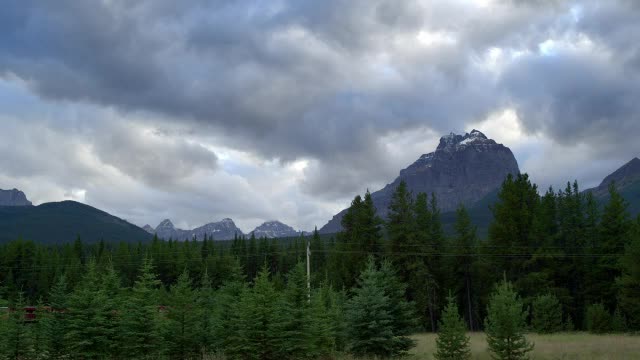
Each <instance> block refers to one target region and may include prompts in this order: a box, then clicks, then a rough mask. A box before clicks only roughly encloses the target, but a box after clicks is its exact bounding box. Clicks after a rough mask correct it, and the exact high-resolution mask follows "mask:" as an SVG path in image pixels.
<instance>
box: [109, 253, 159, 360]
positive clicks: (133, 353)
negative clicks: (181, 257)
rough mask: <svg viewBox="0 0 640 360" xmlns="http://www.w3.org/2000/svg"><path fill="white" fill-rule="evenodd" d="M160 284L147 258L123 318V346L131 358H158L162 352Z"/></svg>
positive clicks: (123, 311)
mask: <svg viewBox="0 0 640 360" xmlns="http://www.w3.org/2000/svg"><path fill="white" fill-rule="evenodd" d="M159 285H160V281H159V280H158V279H157V275H156V274H155V272H154V268H153V264H152V261H151V259H149V258H144V259H143V262H142V265H141V267H140V270H139V274H138V278H137V279H136V281H135V283H134V284H133V288H132V289H131V292H130V294H129V296H128V297H127V301H125V302H124V303H123V304H122V315H121V316H120V326H119V333H120V345H121V347H122V350H123V353H124V354H127V356H129V357H132V358H142V357H148V356H157V355H159V353H161V352H162V350H163V349H162V333H161V326H160V317H159V309H160V307H159V305H160V304H159V303H158V297H157V289H158V286H159Z"/></svg>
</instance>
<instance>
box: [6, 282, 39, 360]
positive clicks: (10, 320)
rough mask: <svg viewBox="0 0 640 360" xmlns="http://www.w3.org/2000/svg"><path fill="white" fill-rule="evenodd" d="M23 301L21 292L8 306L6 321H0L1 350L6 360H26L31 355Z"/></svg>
mask: <svg viewBox="0 0 640 360" xmlns="http://www.w3.org/2000/svg"><path fill="white" fill-rule="evenodd" d="M25 307H26V303H25V299H24V296H23V294H22V292H18V295H17V297H16V298H15V299H14V300H13V301H12V302H11V303H10V304H9V314H8V316H7V319H6V320H4V321H2V323H3V324H2V325H3V326H2V329H1V330H2V334H1V335H2V338H1V339H0V341H1V342H2V350H3V353H4V357H6V358H8V359H27V358H29V357H30V356H31V355H32V350H33V348H32V345H33V344H32V341H31V331H30V330H31V329H30V326H29V325H30V324H27V322H26V321H25Z"/></svg>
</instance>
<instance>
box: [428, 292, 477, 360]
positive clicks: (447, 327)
mask: <svg viewBox="0 0 640 360" xmlns="http://www.w3.org/2000/svg"><path fill="white" fill-rule="evenodd" d="M433 356H434V358H435V359H436V360H467V359H470V358H471V349H470V346H469V337H468V336H467V334H466V327H465V325H464V321H463V320H462V318H461V317H460V314H459V313H458V305H456V301H455V299H454V298H453V297H452V296H449V297H448V298H447V306H446V307H445V309H444V311H443V313H442V320H441V322H440V328H439V330H438V337H437V339H436V353H435V354H434V355H433Z"/></svg>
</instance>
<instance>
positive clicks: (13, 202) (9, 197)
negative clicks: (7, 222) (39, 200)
mask: <svg viewBox="0 0 640 360" xmlns="http://www.w3.org/2000/svg"><path fill="white" fill-rule="evenodd" d="M31 205H33V204H31V201H29V200H27V196H26V195H25V194H24V193H23V192H22V191H20V190H18V189H12V190H2V189H0V206H31Z"/></svg>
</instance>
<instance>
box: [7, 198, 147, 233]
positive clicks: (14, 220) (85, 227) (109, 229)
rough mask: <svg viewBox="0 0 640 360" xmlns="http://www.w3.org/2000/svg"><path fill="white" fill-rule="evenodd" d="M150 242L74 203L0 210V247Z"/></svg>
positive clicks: (135, 229) (128, 226) (114, 220)
mask: <svg viewBox="0 0 640 360" xmlns="http://www.w3.org/2000/svg"><path fill="white" fill-rule="evenodd" d="M77 236H80V237H81V238H82V239H84V241H85V242H87V243H90V242H98V241H100V240H107V241H115V242H118V241H126V242H132V243H135V242H138V241H149V240H151V237H152V235H150V234H149V233H147V232H146V231H144V230H142V229H141V228H139V227H137V226H135V225H133V224H130V223H128V222H126V221H124V220H122V219H120V218H117V217H115V216H113V215H110V214H108V213H106V212H104V211H102V210H98V209H96V208H94V207H91V206H89V205H85V204H82V203H79V202H76V201H61V202H51V203H44V204H41V205H39V206H0V243H2V242H7V241H11V240H16V239H18V238H23V239H29V240H34V241H36V242H38V243H44V244H62V243H68V242H72V241H73V240H74V239H75V238H76V237H77Z"/></svg>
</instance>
